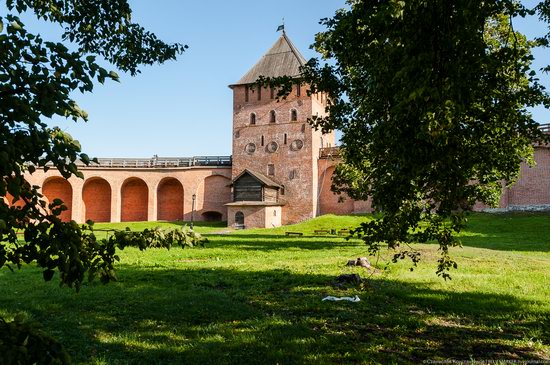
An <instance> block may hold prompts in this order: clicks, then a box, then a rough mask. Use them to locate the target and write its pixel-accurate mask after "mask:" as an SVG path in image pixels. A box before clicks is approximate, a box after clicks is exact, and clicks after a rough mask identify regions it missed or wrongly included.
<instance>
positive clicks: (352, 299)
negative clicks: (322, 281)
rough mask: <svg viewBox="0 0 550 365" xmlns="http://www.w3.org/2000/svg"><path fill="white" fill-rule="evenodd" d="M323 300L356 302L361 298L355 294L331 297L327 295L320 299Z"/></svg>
mask: <svg viewBox="0 0 550 365" xmlns="http://www.w3.org/2000/svg"><path fill="white" fill-rule="evenodd" d="M325 300H330V301H331V302H339V301H341V300H347V301H348V302H353V303H357V302H360V301H361V299H359V297H358V296H357V295H356V296H354V297H353V298H352V297H333V296H332V295H329V296H328V297H324V298H323V300H322V301H323V302H324V301H325Z"/></svg>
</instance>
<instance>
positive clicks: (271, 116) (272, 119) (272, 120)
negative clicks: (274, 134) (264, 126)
mask: <svg viewBox="0 0 550 365" xmlns="http://www.w3.org/2000/svg"><path fill="white" fill-rule="evenodd" d="M276 121H277V116H276V115H275V110H272V111H270V112H269V123H275V122H276Z"/></svg>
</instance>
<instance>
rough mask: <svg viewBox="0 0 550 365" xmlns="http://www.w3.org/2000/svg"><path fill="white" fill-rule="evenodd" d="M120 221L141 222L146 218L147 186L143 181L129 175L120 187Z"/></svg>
mask: <svg viewBox="0 0 550 365" xmlns="http://www.w3.org/2000/svg"><path fill="white" fill-rule="evenodd" d="M120 199H121V202H120V221H121V222H142V221H146V220H147V207H148V202H149V188H148V187H147V184H146V183H145V181H143V180H141V179H140V178H137V177H130V178H128V179H126V180H125V181H124V183H123V184H122V187H121V188H120Z"/></svg>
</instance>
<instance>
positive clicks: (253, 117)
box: [250, 113, 256, 125]
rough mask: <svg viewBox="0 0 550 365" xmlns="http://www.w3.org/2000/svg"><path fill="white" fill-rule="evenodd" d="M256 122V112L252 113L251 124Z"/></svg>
mask: <svg viewBox="0 0 550 365" xmlns="http://www.w3.org/2000/svg"><path fill="white" fill-rule="evenodd" d="M255 124H256V113H250V125H255Z"/></svg>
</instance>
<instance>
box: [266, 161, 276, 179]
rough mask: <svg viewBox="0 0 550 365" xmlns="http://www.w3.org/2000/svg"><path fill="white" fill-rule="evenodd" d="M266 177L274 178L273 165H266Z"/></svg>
mask: <svg viewBox="0 0 550 365" xmlns="http://www.w3.org/2000/svg"><path fill="white" fill-rule="evenodd" d="M267 175H268V176H275V165H274V164H272V163H270V164H267Z"/></svg>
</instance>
